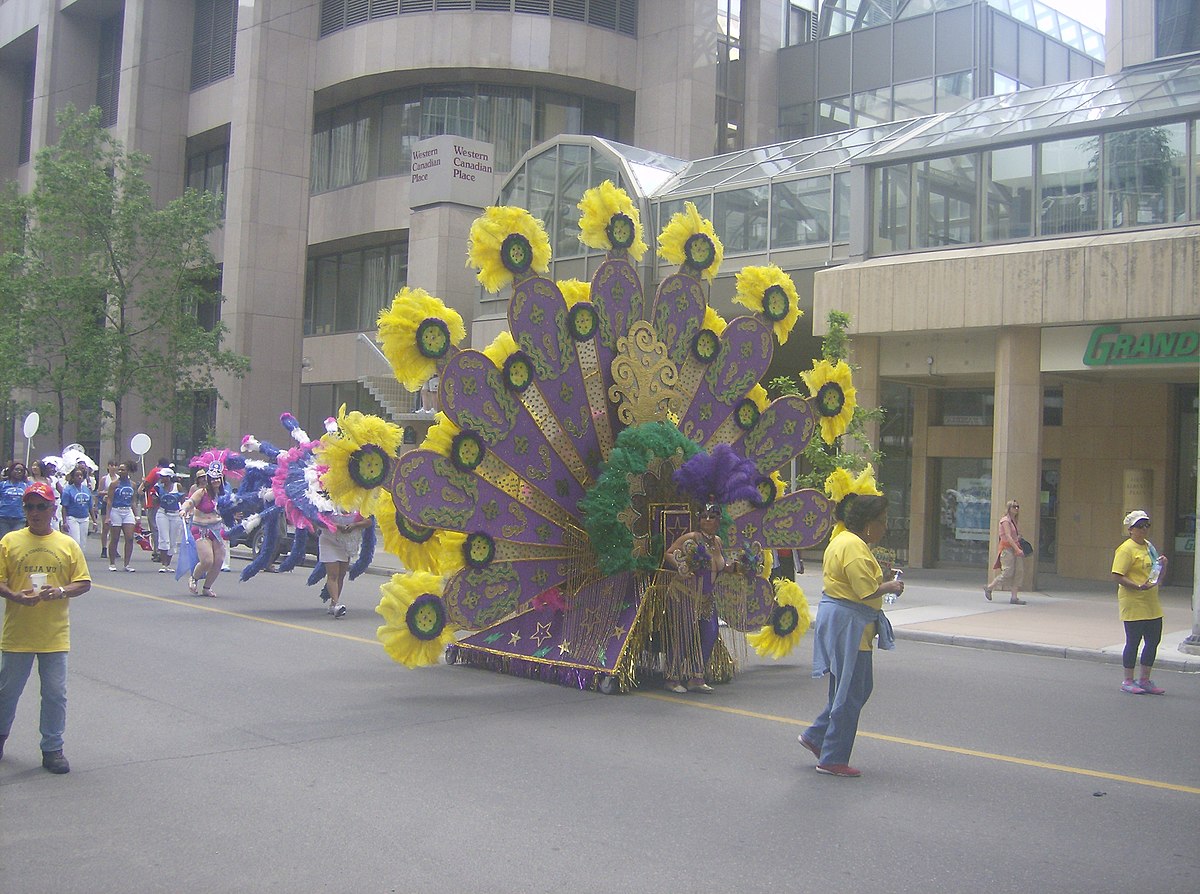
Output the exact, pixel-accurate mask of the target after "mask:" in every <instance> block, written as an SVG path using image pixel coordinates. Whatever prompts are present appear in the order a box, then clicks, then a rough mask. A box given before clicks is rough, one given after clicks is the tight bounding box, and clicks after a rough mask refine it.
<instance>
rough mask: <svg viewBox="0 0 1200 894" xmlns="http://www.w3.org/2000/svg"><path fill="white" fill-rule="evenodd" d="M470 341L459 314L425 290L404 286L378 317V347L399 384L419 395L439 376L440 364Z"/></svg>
mask: <svg viewBox="0 0 1200 894" xmlns="http://www.w3.org/2000/svg"><path fill="white" fill-rule="evenodd" d="M466 337H467V328H466V326H464V325H463V318H462V316H461V315H460V314H459V313H458V311H456V310H453V309H451V308H449V307H447V306H446V305H445V304H443V303H442V301H441V299H439V298H435V297H434V296H433V295H430V294H429V293H428V292H426V291H425V290H424V289H410V288H408V287H407V286H405V287H404V288H403V289H401V290H400V291H399V292H397V293H396V297H395V298H393V299H392V305H391V307H388V308H385V309H384V310H382V311H380V313H379V343H380V345H381V346H382V349H383V356H385V357H386V358H387V360H388V363H390V364H391V365H392V372H393V373H395V376H396V381H398V382H399V383H400V384H401V385H403V386H404V387H405V388H407V389H408V390H409V391H420V390H421V386H422V385H424V384H425V383H426V382H427V381H428V380H429V377H430V376H432V375H433V374H434V373H435V372H437V367H438V361H440V360H441V359H442V358H443V357H445V356H446V354H448V353H449V352H450V349H451V348H452V347H453V346H455V345H457V344H458V343H459V342H461V341H462V340H463V339H464V338H466Z"/></svg>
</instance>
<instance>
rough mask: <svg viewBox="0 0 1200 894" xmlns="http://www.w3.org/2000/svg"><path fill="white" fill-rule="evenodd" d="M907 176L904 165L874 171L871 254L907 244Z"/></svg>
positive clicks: (910, 189) (908, 171) (909, 197)
mask: <svg viewBox="0 0 1200 894" xmlns="http://www.w3.org/2000/svg"><path fill="white" fill-rule="evenodd" d="M910 179H911V174H910V169H909V166H908V165H890V166H888V167H883V168H878V169H877V170H876V171H875V175H874V180H875V207H874V212H875V226H874V229H873V233H874V239H873V244H872V246H871V247H872V251H873V253H874V254H889V253H890V252H895V251H907V250H908V248H909V220H908V218H909V212H910V208H911V201H910V199H911V193H912V184H911V182H910Z"/></svg>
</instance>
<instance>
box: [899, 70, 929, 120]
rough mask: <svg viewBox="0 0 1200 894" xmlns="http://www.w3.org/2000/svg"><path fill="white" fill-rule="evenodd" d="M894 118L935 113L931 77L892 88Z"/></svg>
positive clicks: (916, 116) (900, 118)
mask: <svg viewBox="0 0 1200 894" xmlns="http://www.w3.org/2000/svg"><path fill="white" fill-rule="evenodd" d="M892 96H893V105H894V109H893V112H892V115H893V118H894V120H896V121H904V120H905V119H907V118H920V117H921V116H922V115H932V114H933V113H934V109H935V106H934V101H933V81H932V80H931V79H929V78H926V79H925V80H921V81H912V82H910V83H908V84H897V85H896V86H895V87H894V88H892Z"/></svg>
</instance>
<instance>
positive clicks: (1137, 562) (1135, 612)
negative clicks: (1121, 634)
mask: <svg viewBox="0 0 1200 894" xmlns="http://www.w3.org/2000/svg"><path fill="white" fill-rule="evenodd" d="M1153 567H1154V563H1153V562H1151V561H1150V550H1149V549H1148V548H1147V547H1146V546H1145V545H1144V544H1141V545H1139V544H1138V543H1136V542H1134V540H1133V538H1130V539H1129V540H1126V541H1125V542H1124V543H1122V544H1121V545H1120V546H1118V547H1117V551H1116V553H1115V554H1114V555H1113V564H1112V570H1113V574H1123V575H1125V576H1126V577H1127V578H1129V579H1130V580H1131V581H1133V582H1134V583H1138V584H1144V583H1145V582H1146V581H1148V580H1150V569H1151V568H1153ZM1117 606H1118V607H1119V608H1120V610H1121V620H1122V621H1149V620H1152V619H1154V618H1161V617H1162V616H1163V609H1162V602H1160V601H1159V599H1158V587H1157V586H1153V587H1151V588H1150V589H1149V590H1131V589H1129V587H1127V586H1125V585H1124V584H1117Z"/></svg>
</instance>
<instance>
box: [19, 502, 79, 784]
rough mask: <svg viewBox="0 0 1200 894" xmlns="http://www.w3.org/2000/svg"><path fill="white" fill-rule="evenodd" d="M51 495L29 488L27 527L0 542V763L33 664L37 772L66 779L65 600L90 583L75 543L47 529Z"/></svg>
mask: <svg viewBox="0 0 1200 894" xmlns="http://www.w3.org/2000/svg"><path fill="white" fill-rule="evenodd" d="M55 496H56V495H55V493H54V490H53V489H52V488H51V487H50V486H49V485H48V484H45V483H42V482H38V483H36V484H33V485H32V486H30V488H29V490H27V491H26V492H25V497H24V499H23V501H22V502H23V508H24V510H25V517H26V521H27V525H26V527H25V528H23V529H21V530H18V531H13V532H11V533H9V534H6V535H5V536H4V538H3V539H0V596H3V597H4V599H5V600H7V602H6V604H5V608H4V632H3V634H2V635H0V757H3V756H4V742H5V740H6V739H7V738H8V734H9V732H11V730H12V724H13V718H14V717H15V716H16V713H17V702H18V701H19V700H20V698H21V693H22V692H23V691H24V690H25V683H26V682H27V681H28V680H29V674H30V672H31V671H32V670H33V659H34V658H37V664H38V677H40V678H41V683H42V710H41V722H40V728H41V733H42V766H43V767H45V768H46V769H47V770H49V771H50V772H51V773H69V772H70V770H71V765H70V764H69V763H67V759H66V758H65V757H63V733H64V732H65V730H66V727H67V653H68V651H69V650H70V648H71V639H70V633H71V627H70V622H69V620H68V613H67V604H68V603H67V600H69V599H71V598H72V597H75V596H81V595H83V594H84V593H86V592H87V591H88V590H90V589H91V586H92V579H91V578H92V576H91V574H90V573H89V572H88V567H87V561H86V560H85V559H84V557H83V550H81V549H80V548H79V544H78V543H76V542H75V541H74V540H73V539H72V538H71V537H69V536H68V535H66V534H63V533H61V532H60V531H55V530H54V529H53V528H52V527H51V526H50V518H51V516H52V514H53V512H54V502H55Z"/></svg>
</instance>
